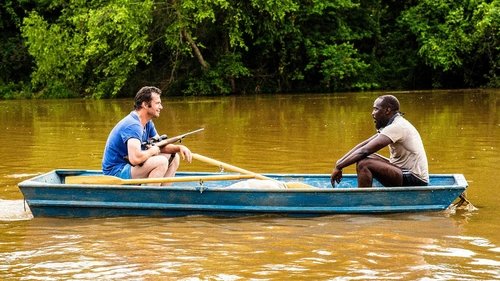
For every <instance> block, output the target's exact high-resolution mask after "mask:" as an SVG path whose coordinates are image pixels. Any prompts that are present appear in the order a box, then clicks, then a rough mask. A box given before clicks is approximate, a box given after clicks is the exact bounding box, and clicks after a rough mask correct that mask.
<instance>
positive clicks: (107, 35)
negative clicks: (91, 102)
mask: <svg viewBox="0 0 500 281" xmlns="http://www.w3.org/2000/svg"><path fill="white" fill-rule="evenodd" d="M100 2H101V1H90V2H86V1H77V0H74V1H71V2H70V4H69V5H68V6H63V7H62V9H61V16H60V17H59V18H58V19H57V22H55V23H49V22H48V21H47V20H46V19H44V18H43V17H42V16H41V15H39V14H38V13H36V12H32V13H31V14H30V15H29V16H28V17H26V18H25V19H24V25H23V28H22V33H23V36H24V37H25V38H26V43H27V45H28V50H29V52H30V54H31V55H32V56H33V57H34V58H35V62H36V69H35V71H34V72H33V74H32V83H33V85H34V87H36V88H38V89H39V90H41V91H42V92H46V95H47V96H58V97H59V96H61V95H62V96H64V97H68V96H75V95H92V96H93V97H96V98H100V97H106V96H115V95H117V94H118V92H119V91H120V89H121V88H122V87H123V86H124V84H125V82H126V81H127V79H128V78H129V75H130V73H131V72H132V71H133V70H134V69H135V67H136V66H137V64H138V63H139V62H148V61H149V58H150V56H149V54H148V52H147V50H148V46H149V42H148V37H147V33H146V32H145V31H147V28H144V27H147V26H148V24H149V22H150V20H151V17H150V12H151V9H152V3H151V2H150V1H145V2H143V3H137V2H132V1H111V2H105V3H104V4H101V3H100Z"/></svg>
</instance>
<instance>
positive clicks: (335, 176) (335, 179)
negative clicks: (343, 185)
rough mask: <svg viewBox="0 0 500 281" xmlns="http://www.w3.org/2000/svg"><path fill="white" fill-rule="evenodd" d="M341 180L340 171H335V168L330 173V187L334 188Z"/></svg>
mask: <svg viewBox="0 0 500 281" xmlns="http://www.w3.org/2000/svg"><path fill="white" fill-rule="evenodd" d="M341 180H342V170H341V169H337V167H335V168H334V169H333V171H332V176H331V178H330V182H331V183H332V186H333V187H335V182H337V183H340V181H341Z"/></svg>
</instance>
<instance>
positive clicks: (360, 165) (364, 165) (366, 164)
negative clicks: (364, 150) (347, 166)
mask: <svg viewBox="0 0 500 281" xmlns="http://www.w3.org/2000/svg"><path fill="white" fill-rule="evenodd" d="M372 162H373V160H372V159H369V158H365V159H361V160H359V161H358V162H357V163H356V170H357V171H362V170H365V169H369V168H370V166H371V164H372Z"/></svg>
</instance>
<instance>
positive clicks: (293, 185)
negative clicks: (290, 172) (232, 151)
mask: <svg viewBox="0 0 500 281" xmlns="http://www.w3.org/2000/svg"><path fill="white" fill-rule="evenodd" d="M192 155H193V158H194V159H196V160H198V161H201V162H205V163H208V164H212V165H215V166H217V167H220V168H224V169H226V170H228V171H232V172H237V173H242V174H247V175H252V176H254V177H255V178H256V179H260V180H272V181H275V182H279V183H280V184H283V185H285V186H286V187H288V188H316V187H315V186H312V185H309V184H306V183H302V182H280V181H277V180H275V179H272V178H270V177H266V176H264V175H261V174H256V173H254V172H251V171H248V170H245V169H242V168H239V167H236V166H233V165H231V164H227V163H224V162H221V161H219V160H215V159H212V158H209V157H206V156H203V155H200V154H198V153H193V154H192Z"/></svg>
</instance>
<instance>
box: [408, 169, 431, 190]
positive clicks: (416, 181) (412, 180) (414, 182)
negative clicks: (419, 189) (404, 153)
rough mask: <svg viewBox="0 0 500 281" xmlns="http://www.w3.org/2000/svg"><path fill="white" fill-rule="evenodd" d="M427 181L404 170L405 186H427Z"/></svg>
mask: <svg viewBox="0 0 500 281" xmlns="http://www.w3.org/2000/svg"><path fill="white" fill-rule="evenodd" d="M427 185H429V184H428V183H426V182H425V181H423V180H421V179H420V178H418V177H417V176H415V175H414V174H413V173H412V172H410V171H407V170H403V186H427Z"/></svg>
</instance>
